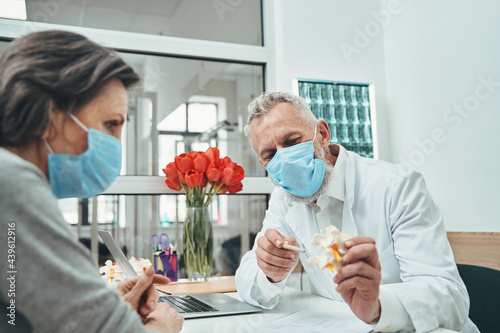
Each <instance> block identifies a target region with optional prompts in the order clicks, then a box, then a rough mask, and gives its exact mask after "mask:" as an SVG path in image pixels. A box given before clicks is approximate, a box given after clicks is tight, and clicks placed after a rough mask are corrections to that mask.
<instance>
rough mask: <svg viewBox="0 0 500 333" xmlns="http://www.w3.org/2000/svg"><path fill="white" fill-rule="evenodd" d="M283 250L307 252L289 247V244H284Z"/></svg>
mask: <svg viewBox="0 0 500 333" xmlns="http://www.w3.org/2000/svg"><path fill="white" fill-rule="evenodd" d="M283 248H284V249H286V250H290V251H295V252H306V250H304V249H301V248H300V247H298V246H293V245H288V243H283Z"/></svg>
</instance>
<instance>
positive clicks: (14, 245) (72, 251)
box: [0, 31, 183, 332]
mask: <svg viewBox="0 0 500 333" xmlns="http://www.w3.org/2000/svg"><path fill="white" fill-rule="evenodd" d="M138 80H139V78H138V76H137V74H136V73H135V72H134V71H133V70H132V68H130V67H129V66H128V65H127V64H126V63H125V62H124V61H123V60H122V59H121V58H119V57H118V56H117V55H116V54H115V53H114V52H112V51H111V50H108V49H106V48H103V47H102V46H99V45H97V44H95V43H93V42H91V41H89V40H88V39H86V38H85V37H83V36H81V35H78V34H74V33H70V32H63V31H44V32H38V33H33V34H29V35H27V36H24V37H22V38H19V39H17V40H15V41H13V42H12V43H10V45H9V46H8V47H7V49H6V50H4V52H3V53H2V54H1V55H0V161H1V162H0V165H1V167H0V223H1V227H2V230H1V231H0V246H1V253H2V255H1V256H0V276H1V281H0V291H1V292H0V307H1V308H2V309H3V313H4V315H3V316H2V317H3V318H2V320H1V321H0V322H1V324H0V331H2V332H6V331H9V332H11V331H20V332H28V331H31V330H35V331H37V332H66V331H68V332H143V331H147V330H148V329H154V330H157V331H161V332H178V331H179V330H180V329H181V328H182V323H183V318H182V316H181V315H180V314H179V313H177V312H176V311H175V310H173V309H171V308H170V307H168V305H165V304H158V303H157V300H158V293H157V292H156V291H155V288H154V286H153V283H168V279H167V278H165V277H161V276H155V275H154V272H153V270H152V269H151V268H150V269H149V270H148V271H146V272H145V274H143V275H142V276H141V277H140V278H134V279H131V280H125V281H124V283H122V284H121V285H119V286H118V288H117V291H118V293H117V292H115V291H113V290H112V289H110V288H108V287H107V286H106V284H105V283H104V281H103V280H102V279H101V278H100V277H99V275H98V273H97V268H96V267H95V265H94V264H93V262H92V259H91V256H90V253H89V251H88V250H87V249H86V248H85V247H84V246H83V245H82V244H80V243H79V242H78V240H77V238H76V235H75V234H74V233H73V232H72V231H71V230H70V228H69V226H68V224H67V222H66V221H64V218H63V216H62V214H61V212H60V211H59V209H58V206H57V199H58V198H69V197H73V198H87V197H91V196H95V195H97V194H99V193H101V192H102V191H103V190H105V189H106V188H107V187H108V186H109V185H110V184H111V183H112V182H113V181H114V180H115V178H116V177H117V176H118V174H119V172H120V166H121V142H120V137H121V130H122V126H123V123H124V121H125V119H126V118H127V93H126V89H127V88H129V87H130V86H132V85H133V84H135V83H136V82H137V81H138ZM5 311H7V316H6V315H5ZM14 324H15V326H14ZM4 328H5V329H4Z"/></svg>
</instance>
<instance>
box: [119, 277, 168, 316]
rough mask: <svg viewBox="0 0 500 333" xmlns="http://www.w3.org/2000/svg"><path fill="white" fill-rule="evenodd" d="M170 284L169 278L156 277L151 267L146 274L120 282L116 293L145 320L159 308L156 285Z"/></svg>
mask: <svg viewBox="0 0 500 333" xmlns="http://www.w3.org/2000/svg"><path fill="white" fill-rule="evenodd" d="M169 282H170V279H169V278H167V277H165V276H162V275H155V274H154V270H153V268H151V267H149V268H148V269H146V271H145V272H144V274H142V275H139V276H136V277H133V278H130V279H125V280H123V281H122V282H120V284H118V286H117V287H116V291H117V292H118V293H119V294H120V295H122V297H123V298H124V299H125V301H127V302H129V303H130V304H132V308H134V310H135V311H137V313H138V314H139V315H140V316H142V317H143V318H145V317H147V316H148V315H149V314H151V313H152V312H153V311H155V310H156V308H157V307H158V297H159V295H158V292H157V291H156V288H155V286H154V283H159V284H167V283H169Z"/></svg>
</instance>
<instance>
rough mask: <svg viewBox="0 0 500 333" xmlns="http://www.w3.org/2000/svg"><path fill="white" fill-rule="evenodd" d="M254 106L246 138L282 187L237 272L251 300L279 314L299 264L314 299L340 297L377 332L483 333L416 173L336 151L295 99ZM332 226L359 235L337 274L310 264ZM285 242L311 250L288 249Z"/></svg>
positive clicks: (263, 99) (268, 97) (260, 100)
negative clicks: (441, 332)
mask: <svg viewBox="0 0 500 333" xmlns="http://www.w3.org/2000/svg"><path fill="white" fill-rule="evenodd" d="M248 109H249V118H248V124H247V126H246V127H245V132H246V134H247V135H248V136H249V138H250V143H251V144H252V147H253V148H254V150H255V152H256V153H257V155H258V158H259V160H260V163H261V164H262V166H264V167H265V168H266V170H267V171H268V172H269V174H270V176H271V177H272V179H273V181H274V182H275V184H276V185H278V186H277V187H276V188H275V190H274V191H273V193H272V195H271V199H270V202H269V208H268V210H267V212H266V217H265V219H264V223H263V228H262V230H261V231H260V233H259V234H258V235H257V237H256V241H255V244H254V246H253V249H252V250H251V251H249V252H247V253H246V254H245V255H244V257H243V258H242V261H241V264H240V267H239V269H238V271H237V272H236V287H237V289H238V292H239V295H240V296H241V297H242V298H243V299H244V300H245V301H246V302H248V303H250V304H253V305H256V306H261V307H263V308H272V307H274V306H275V305H276V304H277V303H278V301H279V296H280V294H281V293H282V291H283V288H284V286H285V284H286V280H287V278H288V276H289V275H290V272H291V271H292V270H293V268H294V267H295V266H296V264H297V262H298V260H299V259H300V261H301V263H302V265H303V266H304V269H305V271H306V273H307V276H308V278H309V281H310V284H311V289H312V290H313V292H314V293H316V294H318V295H321V296H324V297H328V298H331V299H338V300H341V299H343V300H344V301H345V302H346V303H347V304H348V305H349V306H350V308H351V309H352V311H353V312H354V313H355V314H356V316H358V317H359V318H360V319H362V320H363V321H365V322H367V323H370V324H373V325H375V327H374V330H375V331H382V332H395V331H414V330H416V331H417V332H425V331H430V330H433V329H436V328H438V327H444V328H448V329H451V330H457V331H460V330H461V331H462V332H479V331H478V330H477V328H476V327H475V325H474V324H473V323H472V322H471V321H470V320H469V319H468V309H469V297H468V294H467V290H466V288H465V286H464V284H463V282H462V280H461V278H460V276H459V274H458V271H457V267H456V264H455V262H454V259H453V254H452V251H451V247H450V245H449V243H448V240H447V237H446V230H445V227H444V225H443V220H442V215H441V212H440V210H439V209H438V207H437V206H436V204H435V203H434V202H433V200H432V198H431V196H430V194H429V192H428V191H427V189H426V187H425V182H424V180H423V178H422V176H421V175H420V174H419V173H417V172H415V171H413V170H409V169H407V168H405V167H403V166H400V165H394V164H390V163H386V162H383V161H377V160H373V159H368V158H363V157H361V156H359V155H357V154H355V153H353V152H350V151H346V150H345V149H344V148H343V147H342V146H340V145H337V144H330V138H331V136H330V130H329V128H328V124H327V123H326V122H325V121H324V120H320V121H318V120H317V119H316V118H315V116H314V115H313V114H312V112H311V111H310V110H309V108H308V106H307V103H306V102H305V101H304V100H303V99H302V98H300V97H298V96H295V95H292V94H289V93H278V92H274V93H263V94H262V95H261V96H259V97H257V98H256V99H255V100H254V101H253V102H252V103H250V105H249V107H248ZM330 225H334V226H336V227H337V228H338V229H340V230H342V231H344V232H347V233H349V234H352V235H354V236H356V237H354V238H352V239H351V240H350V241H348V242H346V246H347V248H348V250H347V253H346V254H345V256H344V257H343V259H342V261H343V266H342V268H340V270H339V271H338V272H337V274H336V275H334V274H333V273H332V272H330V271H328V270H325V269H323V270H321V269H319V268H318V267H311V266H309V265H308V259H309V258H310V257H311V256H316V255H320V253H321V248H320V247H319V246H314V245H312V244H311V239H312V237H313V234H315V233H325V230H326V227H328V226H330ZM285 241H287V242H288V243H289V244H291V245H296V246H300V247H302V248H304V249H305V250H306V252H305V253H298V252H294V251H290V250H286V249H284V248H283V244H284V242H285Z"/></svg>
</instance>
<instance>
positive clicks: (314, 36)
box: [264, 0, 390, 160]
mask: <svg viewBox="0 0 500 333" xmlns="http://www.w3.org/2000/svg"><path fill="white" fill-rule="evenodd" d="M275 3H276V32H277V36H276V62H277V66H276V67H277V84H276V86H277V90H281V91H290V92H291V91H292V80H293V79H296V78H305V79H323V80H334V81H350V82H364V83H373V84H374V85H375V93H376V106H377V120H378V122H379V126H378V133H379V146H380V151H379V156H380V158H381V159H385V160H387V159H388V158H389V157H390V153H389V150H388V149H389V136H388V135H387V134H388V133H387V132H388V129H387V127H386V126H387V124H388V121H387V112H386V108H385V103H386V100H385V95H386V93H385V75H384V73H385V69H384V43H383V38H382V36H381V35H380V36H378V38H374V39H373V40H372V41H371V43H370V44H369V45H368V46H367V47H366V49H365V50H364V51H363V52H361V53H360V54H359V55H357V56H356V57H353V59H354V58H355V61H353V60H351V61H350V62H349V61H348V59H346V57H345V56H344V53H343V52H342V50H341V48H340V47H339V45H340V44H341V43H351V44H352V41H353V38H354V37H355V32H354V30H353V28H354V27H356V26H359V27H364V25H365V24H366V22H368V21H370V20H371V16H370V12H371V11H379V10H380V3H379V2H377V1H371V0H363V1H343V0H308V1H303V0H284V1H275ZM280 22H281V24H280ZM264 42H265V41H264Z"/></svg>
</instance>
